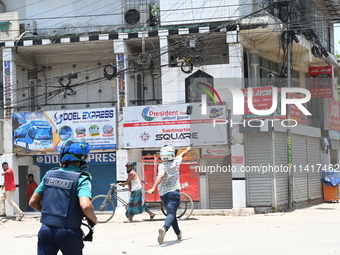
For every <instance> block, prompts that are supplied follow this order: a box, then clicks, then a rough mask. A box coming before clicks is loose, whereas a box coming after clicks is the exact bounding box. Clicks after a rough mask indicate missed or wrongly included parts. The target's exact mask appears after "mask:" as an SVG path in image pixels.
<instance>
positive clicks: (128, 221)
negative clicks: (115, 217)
mask: <svg viewBox="0 0 340 255" xmlns="http://www.w3.org/2000/svg"><path fill="white" fill-rule="evenodd" d="M123 222H124V223H130V222H133V220H130V219H127V220H124V221H123Z"/></svg>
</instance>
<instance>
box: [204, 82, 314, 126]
mask: <svg viewBox="0 0 340 255" xmlns="http://www.w3.org/2000/svg"><path fill="white" fill-rule="evenodd" d="M225 87H226V88H227V89H228V90H229V91H230V92H231V94H232V97H233V114H234V115H244V114H245V110H244V105H245V97H246V96H248V100H247V106H248V109H249V111H250V112H251V113H252V114H254V115H259V116H268V115H270V114H273V113H274V112H275V111H276V109H277V108H278V89H277V87H270V88H269V89H268V90H265V91H261V93H267V94H266V95H265V96H270V95H271V102H272V105H271V107H270V108H269V109H261V110H259V109H255V107H254V103H253V97H254V96H258V95H254V91H253V88H251V87H248V88H247V90H246V92H245V94H243V92H242V90H241V89H240V88H238V87H236V86H233V85H225ZM216 93H217V92H216ZM216 93H215V94H216ZM280 93H281V95H280V98H281V100H280V101H281V104H280V105H279V108H280V109H281V116H285V115H286V112H287V111H286V106H287V105H295V107H297V109H299V110H300V111H301V112H302V113H303V114H304V115H306V116H309V115H312V114H311V113H310V112H309V111H308V110H307V109H306V107H305V106H304V105H303V104H304V103H307V102H308V101H309V100H310V99H311V93H310V92H309V90H307V89H305V88H296V87H293V88H281V92H280ZM290 93H301V94H304V95H305V97H299V98H289V97H288V98H287V96H288V95H289V94H290ZM217 95H218V94H217ZM201 104H202V107H201V114H202V115H206V114H207V95H206V94H202V95H201ZM267 121H271V122H272V126H273V125H274V121H280V119H268V120H267ZM227 123H228V120H226V119H214V123H213V124H214V127H215V126H216V125H217V124H227ZM292 123H293V124H292ZM229 124H231V125H233V122H232V120H230V123H229ZM234 124H237V125H240V124H243V125H245V120H244V121H243V122H238V123H236V122H234ZM281 124H282V126H284V127H295V126H296V125H297V121H296V120H294V119H284V120H281ZM248 125H249V126H250V127H261V126H263V125H264V121H263V120H261V119H251V120H248Z"/></svg>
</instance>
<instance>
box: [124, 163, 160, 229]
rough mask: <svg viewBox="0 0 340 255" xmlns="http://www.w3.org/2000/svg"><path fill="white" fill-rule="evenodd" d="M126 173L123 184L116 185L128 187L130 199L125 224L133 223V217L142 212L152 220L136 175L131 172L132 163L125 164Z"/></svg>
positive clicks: (152, 214) (152, 215) (151, 214)
mask: <svg viewBox="0 0 340 255" xmlns="http://www.w3.org/2000/svg"><path fill="white" fill-rule="evenodd" d="M125 168H126V172H127V173H128V178H127V180H126V181H125V182H122V183H118V185H120V186H123V187H124V186H125V185H128V186H129V190H130V192H131V195H130V199H129V206H128V208H127V210H126V213H125V215H126V217H127V218H128V219H127V220H126V221H124V222H125V223H129V222H132V221H133V216H134V215H136V214H141V213H143V212H147V213H148V214H149V215H150V220H153V218H154V217H155V214H154V213H152V212H151V211H150V210H149V208H148V207H147V206H146V204H145V201H144V198H143V192H142V185H141V183H140V180H139V178H138V175H137V173H136V172H135V171H134V170H133V163H132V162H127V163H126V164H125Z"/></svg>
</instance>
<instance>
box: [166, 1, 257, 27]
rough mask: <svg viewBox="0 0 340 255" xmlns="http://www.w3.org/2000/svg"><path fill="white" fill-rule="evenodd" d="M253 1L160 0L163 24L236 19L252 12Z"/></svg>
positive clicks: (171, 24)
mask: <svg viewBox="0 0 340 255" xmlns="http://www.w3.org/2000/svg"><path fill="white" fill-rule="evenodd" d="M252 4H253V1H251V0H246V1H240V0H239V1H232V0H210V1H205V0H190V1H188V0H187V1H177V0H160V9H161V11H160V16H161V17H160V19H161V25H162V26H174V25H180V24H192V23H212V22H221V21H224V22H225V21H228V20H236V19H238V18H240V17H242V16H244V15H247V14H250V13H251V10H252Z"/></svg>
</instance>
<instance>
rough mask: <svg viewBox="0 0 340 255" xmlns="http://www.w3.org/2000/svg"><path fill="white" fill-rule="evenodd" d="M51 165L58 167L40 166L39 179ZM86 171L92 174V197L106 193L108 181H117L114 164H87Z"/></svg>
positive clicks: (108, 185) (108, 186)
mask: <svg viewBox="0 0 340 255" xmlns="http://www.w3.org/2000/svg"><path fill="white" fill-rule="evenodd" d="M53 167H59V165H58V164H56V165H52V164H51V165H48V166H41V167H40V173H41V175H40V176H41V179H42V177H43V176H44V175H45V174H46V172H47V171H48V170H50V169H52V168H53ZM87 171H88V172H89V173H90V174H91V176H92V197H95V196H96V195H101V194H104V195H106V194H107V192H108V191H109V188H110V183H113V182H116V181H117V175H116V164H112V163H111V164H96V163H94V164H88V168H87Z"/></svg>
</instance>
